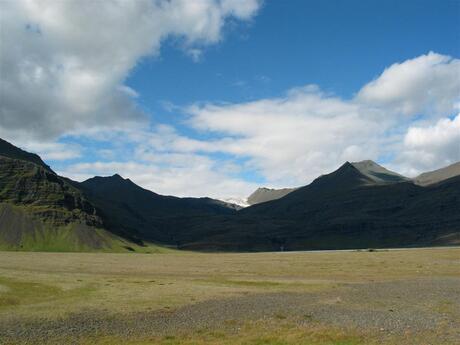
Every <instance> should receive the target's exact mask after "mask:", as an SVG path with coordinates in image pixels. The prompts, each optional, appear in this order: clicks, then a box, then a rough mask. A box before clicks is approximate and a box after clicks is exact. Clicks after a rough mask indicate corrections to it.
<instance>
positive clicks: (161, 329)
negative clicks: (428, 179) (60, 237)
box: [0, 249, 460, 345]
mask: <svg viewBox="0 0 460 345" xmlns="http://www.w3.org/2000/svg"><path fill="white" fill-rule="evenodd" d="M11 254H13V256H14V255H15V254H17V253H11ZM21 254H22V255H24V253H21ZM336 254H337V253H308V254H306V253H305V254H303V253H302V254H294V253H293V254H283V255H279V254H274V253H272V254H253V256H251V255H250V254H241V256H240V255H235V254H233V255H227V254H213V255H204V256H201V254H196V255H194V254H189V255H191V256H190V257H188V260H187V256H182V257H181V258H178V257H174V255H171V256H170V258H171V264H172V265H177V264H185V263H186V262H189V263H192V264H193V263H195V264H196V265H198V262H197V261H194V260H197V256H198V257H200V259H198V261H199V263H200V265H204V266H202V267H201V270H203V271H205V270H206V267H205V266H206V262H208V267H207V269H209V270H210V271H211V272H212V270H213V269H214V268H215V267H216V266H218V265H219V264H224V263H226V268H222V270H221V272H220V273H219V275H218V277H216V276H214V275H212V274H209V273H208V276H207V275H206V274H205V272H203V271H200V274H199V275H198V276H195V275H193V279H192V280H185V281H183V280H182V279H184V278H186V277H184V276H182V275H181V276H180V277H176V279H173V277H172V276H171V275H167V276H166V277H165V276H162V275H161V274H159V273H160V272H158V271H157V272H156V273H157V274H158V277H157V279H159V281H163V280H164V279H165V278H167V280H168V281H169V283H160V284H166V285H154V286H151V285H147V286H144V285H143V288H142V289H148V290H152V293H155V291H157V290H158V289H160V290H161V289H162V288H163V287H164V286H166V288H168V286H169V289H170V294H169V295H168V294H167V293H165V292H164V291H163V292H161V295H162V296H163V298H166V299H167V298H169V301H168V303H169V305H170V306H164V305H156V307H154V306H153V305H151V306H150V307H149V308H143V307H141V306H140V305H137V307H136V308H132V309H129V308H128V309H126V310H124V311H120V310H118V307H117V306H113V308H105V309H104V308H101V307H100V306H98V304H97V303H95V304H94V307H91V306H89V305H88V304H86V303H81V308H78V306H77V307H75V305H74V304H76V303H78V302H79V301H81V300H82V298H83V299H89V300H91V299H93V298H94V296H97V294H98V289H97V288H94V289H93V290H91V291H90V292H89V293H88V294H87V295H86V293H85V294H84V296H86V297H80V296H78V297H75V296H73V295H70V296H67V295H65V293H64V294H63V292H62V291H61V290H55V291H54V292H52V293H51V295H47V296H48V297H46V298H43V299H38V300H34V299H33V298H32V299H31V300H30V301H29V302H27V301H26V302H24V303H26V304H25V305H21V301H19V303H18V305H16V308H12V307H11V306H7V305H6V303H5V302H4V303H3V308H2V304H1V296H2V293H3V295H6V294H7V293H8V292H6V291H7V290H8V289H10V292H9V293H10V294H11V293H12V292H11V286H12V285H11V283H10V285H8V283H4V284H3V290H1V289H0V311H2V309H3V312H2V313H0V343H2V344H16V343H26V344H46V343H56V344H63V343H75V344H77V343H85V342H86V343H92V342H96V341H97V339H99V338H101V339H102V338H104V337H107V336H110V337H115V338H116V339H119V341H120V342H121V341H122V342H124V343H125V342H128V343H129V341H132V340H135V339H145V338H146V337H147V338H148V337H150V338H151V339H162V337H163V338H164V337H166V338H164V339H169V337H171V336H176V337H177V335H178V334H184V333H187V332H189V333H192V334H193V332H202V331H203V330H208V331H213V330H214V331H215V330H219V331H221V332H223V333H224V334H235V333H238V332H240V329H241V328H242V327H243V326H244V324H245V323H246V322H257V321H260V320H262V322H263V321H264V320H265V321H267V322H271V325H273V324H275V325H276V323H277V322H279V323H280V324H282V323H286V322H289V323H290V324H293V325H294V327H299V328H301V327H303V328H305V327H310V326H311V327H316V326H317V325H322V326H327V327H328V326H330V327H331V329H343V330H349V332H350V333H352V332H353V334H356V332H357V333H358V334H359V333H360V332H362V333H363V334H366V337H365V338H364V339H369V343H370V342H373V343H374V342H377V343H382V344H385V343H391V344H417V345H420V344H425V343H426V344H443V345H444V344H459V343H460V277H459V272H458V270H456V268H458V267H459V266H460V265H459V263H460V257H459V255H458V254H460V251H459V250H455V249H445V250H442V249H439V250H433V251H423V252H422V251H419V252H415V251H411V252H410V251H407V252H382V253H342V260H340V255H339V256H337V255H336ZM2 255H3V259H5V258H6V259H7V257H8V254H5V253H2V254H1V255H0V257H1V256H2ZM35 255H37V254H35ZM61 255H63V254H61ZM79 255H84V254H79ZM215 255H217V257H216V260H217V261H218V262H215V261H216V260H215V261H209V259H211V258H214V257H215ZM26 256H27V255H26ZM222 256H224V258H222ZM296 256H297V257H296ZM331 256H332V258H331ZM395 256H396V258H395ZM242 257H243V259H244V257H246V258H247V260H245V261H246V265H247V268H246V269H245V270H244V271H239V269H237V270H236V271H235V267H236V266H237V267H239V266H238V265H237V263H241V261H240V260H241V259H242ZM376 257H377V258H378V259H377V261H376V262H379V263H380V265H381V264H382V262H385V263H387V265H388V264H390V265H391V262H392V260H394V259H396V260H397V261H398V262H401V261H402V260H403V262H404V263H406V265H403V267H398V266H394V267H392V268H391V270H389V268H381V269H380V270H377V271H373V270H372V269H370V268H371V267H372V266H373V264H372V260H374V259H375V258H376ZM106 258H107V261H110V258H111V257H110V256H107V257H106ZM125 258H126V260H128V261H129V260H131V258H132V256H129V255H126V256H125ZM144 258H147V256H144ZM164 258H167V256H164ZM184 258H185V259H184ZM261 258H262V259H263V261H264V262H265V263H271V265H272V267H266V268H265V271H264V270H263V269H260V272H258V273H259V274H255V273H254V272H252V273H250V272H251V271H252V269H253V268H254V267H257V266H258V265H259V264H260V259H261ZM23 259H24V257H21V259H20V260H18V261H20V262H23V266H22V269H23V270H24V271H23V272H24V274H25V275H27V276H28V279H29V280H30V277H31V276H30V275H32V276H33V275H34V273H33V272H30V271H29V269H30V268H31V267H30V266H28V265H32V263H31V262H28V261H27V260H26V261H27V263H28V265H25V264H24V261H22V260H23ZM117 259H118V257H117ZM183 259H184V260H183ZM363 259H364V260H363ZM219 260H221V261H220V262H219ZM267 260H268V262H267ZM270 260H272V262H270ZM404 260H405V261H404ZM343 261H345V263H344V262H343ZM288 262H289V263H291V266H290V268H289V269H288V268H286V270H285V272H283V273H280V272H279V273H278V274H276V275H273V273H274V272H277V267H278V268H279V266H280V265H281V267H283V265H284V264H286V263H288ZM299 262H300V264H299ZM321 262H323V265H325V267H331V266H330V265H331V264H332V263H334V262H335V264H336V265H337V266H343V265H344V267H345V266H347V265H353V266H354V272H353V273H351V272H350V274H349V277H348V281H347V279H344V276H343V275H342V273H344V272H340V273H337V272H336V273H335V276H336V277H337V278H340V279H337V280H334V279H330V278H333V276H331V273H324V272H321V271H322V269H321V267H318V265H320V263H321ZM2 263H5V261H2ZM302 263H303V264H304V265H302ZM315 263H317V265H316V266H315ZM428 263H431V264H432V265H433V268H435V267H436V269H433V270H430V269H427V265H428ZM442 263H444V264H442ZM37 264H38V263H35V264H34V265H37ZM46 265H49V263H48V264H46ZM46 265H45V266H46ZM94 265H95V266H92V267H90V268H92V269H93V270H94V267H96V266H97V264H96V263H94ZM251 265H252V267H251ZM5 266H8V265H4V264H3V265H2V264H0V267H2V268H3V271H2V273H3V272H7V273H9V276H10V279H12V278H11V277H13V276H14V277H15V279H17V276H16V275H15V274H12V273H18V272H17V271H21V269H20V268H19V267H17V268H16V269H15V270H14V272H13V271H12V270H11V269H5ZM27 266H28V267H27ZM32 266H33V265H32ZM55 266H56V265H55ZM57 266H59V267H61V266H60V265H57ZM292 266H295V267H292ZM10 267H11V266H10ZM40 267H42V269H43V266H40ZM59 267H56V269H57V271H59V269H58V268H59ZM411 267H412V268H415V270H414V271H413V272H412V271H410V272H412V273H410V272H409V271H406V270H407V269H408V268H411ZM37 268H38V265H37ZM195 268H196V266H195ZM69 269H70V270H72V267H70V268H69ZM133 269H134V266H133ZM178 269H179V268H178V267H174V266H172V267H171V269H170V271H171V274H172V275H175V273H174V272H175V271H176V270H178ZM189 269H190V267H189ZM46 270H49V268H46ZM108 270H109V271H110V270H114V269H113V267H112V268H108ZM156 270H158V267H157V269H156ZM226 270H227V272H228V271H231V273H230V272H229V273H228V276H226V275H225V271H226ZM330 270H332V268H331V269H330ZM89 271H91V269H88V268H86V269H85V274H88V272H89ZM96 271H98V269H97V270H96ZM160 271H161V272H163V270H162V269H161V270H160ZM309 271H310V275H311V277H310V278H305V275H307V276H308V275H309V274H308V273H309ZM332 271H333V270H332ZM25 272H28V273H25ZM117 272H118V274H119V275H120V274H121V272H119V271H114V272H112V273H111V275H112V280H113V275H114V273H117ZM404 272H406V273H405V274H402V273H404ZM93 273H94V272H93ZM132 273H133V272H132ZM163 273H165V272H163ZM176 273H177V272H176ZM195 273H197V272H195ZM249 273H250V274H249ZM390 273H392V274H390ZM36 274H37V280H38V281H40V283H42V281H43V280H44V278H43V277H41V279H39V278H40V274H38V273H36ZM80 274H82V273H81V272H80ZM85 274H83V275H82V276H80V275H78V277H80V278H84V277H86V278H85V279H88V277H87V276H86V275H85ZM133 274H134V273H133ZM222 274H223V275H222ZM260 274H261V275H262V277H261V276H260ZM122 275H127V277H125V279H126V278H129V279H132V276H131V275H130V274H129V273H128V272H124V273H123V274H122ZM235 275H236V276H235ZM268 275H269V276H270V279H267V278H268ZM135 276H136V277H137V278H136V279H140V277H139V276H138V275H137V274H135ZM53 277H54V278H53V279H55V278H56V277H55V276H54V275H53ZM242 277H245V280H242ZM2 278H3V279H6V278H4V277H3V276H2ZM80 278H78V279H77V280H81V279H80ZM149 278H150V277H149ZM189 278H190V277H189ZM224 278H226V279H227V280H226V279H224ZM236 278H238V279H239V280H237V279H236ZM325 278H329V279H325ZM47 279H48V282H49V279H50V277H48V276H47ZM66 279H67V278H65V275H63V279H62V280H63V282H64V283H66V284H67V285H68V284H69V282H68V281H67V282H66ZM105 279H108V278H107V277H105ZM149 281H151V280H149ZM5 282H8V280H5ZM9 282H11V281H9ZM63 282H62V281H61V283H63ZM155 282H156V281H155ZM308 282H309V283H310V284H307V283H308ZM91 283H92V284H95V280H94V277H93V280H91ZM0 284H1V281H0ZM168 284H169V285H168ZM181 284H182V287H181ZM187 284H188V285H193V284H197V285H198V286H199V289H198V290H196V291H195V290H193V289H190V287H188V286H187ZM134 285H135V284H134ZM175 285H178V287H174V286H175ZM0 286H1V285H0ZM103 286H105V285H103ZM203 286H204V288H205V289H204V290H200V289H201V288H202V287H203ZM126 287H127V285H126V282H123V283H122V285H121V288H123V289H126ZM216 287H217V290H216V291H214V290H213V289H216ZM13 289H14V285H13ZM176 289H177V290H176ZM207 289H209V290H211V292H210V293H209V294H208V295H206V296H204V297H203V296H202V297H203V298H199V296H198V295H196V296H195V297H196V300H195V301H189V302H187V303H182V300H181V303H179V304H177V305H174V301H175V300H176V298H173V297H177V296H176V294H180V291H181V290H182V291H183V292H184V293H185V294H193V293H195V292H196V293H199V292H200V291H206V290H207ZM221 289H223V290H221ZM2 291H3V292H2ZM133 291H136V290H133ZM125 293H127V294H128V293H129V291H128V290H125ZM60 294H63V295H62V296H60ZM45 295H46V294H45ZM53 295H54V296H55V297H56V298H57V300H58V301H59V300H60V302H59V303H68V304H70V306H71V307H72V308H70V309H69V310H68V312H56V313H53V311H52V310H49V309H46V310H43V313H42V314H40V313H38V312H37V308H38V310H40V308H49V307H50V306H52V305H54V304H53V303H56V301H52V300H53ZM117 296H118V295H117ZM127 296H128V295H127ZM149 296H150V295H149V294H144V295H142V296H141V297H142V298H143V299H144V302H145V304H146V305H149ZM27 298H29V297H27ZM130 298H132V296H130ZM179 300H180V299H179ZM109 301H110V303H116V302H115V301H114V300H109ZM120 304H123V301H121V300H120ZM15 309H16V311H14V310H15ZM22 309H23V310H22ZM28 309H30V310H31V313H30V314H27V313H25V311H27V310H28ZM7 311H9V312H7ZM275 328H276V326H275ZM271 331H273V332H275V331H276V329H272V330H271ZM425 335H426V336H425ZM242 336H243V335H242ZM152 337H153V338H152ZM421 338H422V339H425V341H426V342H423V341H424V340H420V339H421ZM360 339H363V338H360ZM395 339H396V340H395ZM398 339H399V340H398ZM147 343H155V341H154V340H151V342H147ZM176 343H177V344H179V343H181V342H180V340H179V341H178V342H171V344H176ZM192 343H193V342H192ZM215 343H216V344H217V343H219V342H215ZM358 343H359V344H366V343H367V342H366V340H364V342H357V343H356V344H358ZM165 344H170V342H166V343H165ZM187 344H188V343H187ZM200 344H201V343H200ZM245 344H246V343H245ZM247 344H252V343H251V342H247ZM260 344H271V342H263V343H260ZM273 344H291V343H290V342H286V343H275V342H273ZM292 344H309V343H307V342H305V343H304V342H300V343H299V342H292ZM315 344H316V343H315ZM318 344H320V343H318ZM321 344H322V343H321ZM324 344H355V343H352V342H347V343H345V342H336V343H334V342H324Z"/></svg>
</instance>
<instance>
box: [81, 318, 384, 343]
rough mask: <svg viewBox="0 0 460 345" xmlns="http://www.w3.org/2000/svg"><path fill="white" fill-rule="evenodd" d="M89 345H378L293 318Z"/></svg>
mask: <svg viewBox="0 0 460 345" xmlns="http://www.w3.org/2000/svg"><path fill="white" fill-rule="evenodd" d="M84 344H85V345H89V344H99V345H108V344H126V345H147V344H157V345H365V344H366V345H368V344H377V342H374V341H373V340H371V339H367V340H366V338H365V337H364V336H363V335H360V334H357V333H354V332H343V331H341V330H339V329H335V328H331V327H325V326H322V325H318V324H315V325H309V326H299V325H298V324H296V323H293V322H292V321H291V320H281V321H280V320H260V321H254V322H247V323H245V324H243V325H241V327H240V328H239V329H237V330H236V331H235V330H229V329H227V330H225V329H222V330H218V331H216V330H208V331H203V330H200V331H189V332H180V333H178V334H175V335H167V336H162V337H148V338H144V339H142V338H139V339H132V340H131V341H130V340H128V341H126V340H122V339H118V338H114V337H106V338H102V339H91V340H88V341H87V342H84Z"/></svg>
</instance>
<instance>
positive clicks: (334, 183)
mask: <svg viewBox="0 0 460 345" xmlns="http://www.w3.org/2000/svg"><path fill="white" fill-rule="evenodd" d="M10 145H11V144H9V143H7V144H3V145H2V144H1V142H0V249H8V250H53V251H82V250H83V251H88V250H89V251H92V250H97V251H126V250H135V249H134V248H141V247H139V246H142V245H143V244H144V242H146V243H157V244H160V245H164V246H169V247H171V246H173V247H177V248H180V249H192V250H219V251H221V250H224V251H261V250H280V249H284V250H303V249H346V248H349V249H351V248H366V247H379V248H383V247H389V246H392V247H397V246H414V245H418V246H431V245H452V244H460V212H458V211H459V202H460V173H458V174H457V164H458V166H460V163H456V164H453V165H452V166H449V167H446V168H443V169H439V170H436V171H434V172H429V173H427V174H428V176H429V177H430V178H431V179H433V176H434V177H436V182H435V183H429V184H425V185H421V184H420V183H416V179H413V180H411V179H408V178H406V177H404V176H402V175H399V174H397V173H394V172H392V171H390V170H388V169H386V168H384V167H382V166H380V165H378V164H377V163H375V162H372V161H362V162H354V163H350V162H345V163H344V164H343V165H342V166H340V167H339V168H338V169H337V170H335V171H333V172H331V173H329V174H325V175H322V176H319V177H318V178H316V179H315V180H314V181H312V182H311V183H310V184H308V185H306V186H303V187H299V188H296V189H294V190H292V191H289V193H287V194H286V195H284V196H282V197H279V198H276V199H273V200H269V201H265V202H261V203H258V204H255V205H252V206H250V207H247V208H244V209H241V210H239V208H238V207H236V206H235V205H231V204H228V203H226V202H223V201H219V200H215V199H211V198H206V197H205V198H178V197H174V196H164V195H160V194H157V193H155V192H152V191H150V190H147V189H144V188H142V187H140V186H138V185H136V184H135V183H134V182H133V181H131V180H130V179H125V178H123V177H122V176H120V175H119V174H115V175H112V176H108V177H102V176H95V177H93V178H90V179H88V180H86V181H84V182H81V183H80V182H75V181H72V180H70V179H67V178H65V177H61V176H58V175H57V174H56V173H55V172H53V171H52V170H51V169H50V168H49V167H48V166H47V165H46V164H45V163H44V162H43V161H42V160H41V158H40V157H39V156H37V155H34V154H29V153H28V152H26V151H22V150H20V149H17V150H16V149H15V148H11V146H10ZM4 153H5V154H7V155H9V156H10V157H5V155H4ZM37 157H38V159H37ZM452 167H453V168H452ZM422 175H423V174H422ZM422 175H421V176H422ZM452 175H454V176H452ZM425 177H426V176H425ZM262 190H263V191H270V189H266V188H265V189H262ZM136 246H137V247H136ZM128 248H130V249H128Z"/></svg>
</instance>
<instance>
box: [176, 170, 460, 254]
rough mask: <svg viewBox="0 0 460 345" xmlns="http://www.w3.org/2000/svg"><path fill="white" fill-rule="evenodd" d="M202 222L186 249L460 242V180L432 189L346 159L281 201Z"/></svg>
mask: <svg viewBox="0 0 460 345" xmlns="http://www.w3.org/2000/svg"><path fill="white" fill-rule="evenodd" d="M204 226H205V227H206V229H203V225H202V226H201V227H199V226H197V227H196V228H194V229H192V231H190V232H189V237H188V238H187V239H186V241H187V242H188V243H183V247H185V248H195V249H208V248H211V249H226V250H279V249H280V248H283V249H285V250H300V249H345V248H368V247H378V248H380V247H400V246H426V245H433V244H456V243H457V244H458V243H460V178H453V179H449V180H446V181H444V182H443V183H440V184H437V185H433V186H430V187H421V186H417V185H415V184H413V183H412V182H397V183H380V182H376V181H375V180H374V179H372V178H370V177H368V176H366V175H364V174H362V173H361V172H360V171H359V170H358V169H356V168H355V167H354V166H353V165H352V164H350V163H346V164H344V165H343V166H342V167H341V168H340V169H338V170H337V171H335V172H333V173H331V174H328V175H324V176H321V177H319V178H318V179H316V180H315V181H314V182H312V183H311V184H310V185H308V186H306V187H303V188H300V189H298V190H296V191H294V192H292V193H290V194H288V195H287V196H285V197H283V198H281V199H278V200H274V201H270V202H266V203H263V204H259V205H255V206H251V207H248V208H246V209H244V210H242V211H240V212H238V214H237V215H236V216H235V217H233V218H229V217H220V218H217V219H213V221H212V222H210V223H208V224H205V225H204ZM197 234H198V236H196V235H197ZM205 234H206V236H205ZM200 236H201V237H200Z"/></svg>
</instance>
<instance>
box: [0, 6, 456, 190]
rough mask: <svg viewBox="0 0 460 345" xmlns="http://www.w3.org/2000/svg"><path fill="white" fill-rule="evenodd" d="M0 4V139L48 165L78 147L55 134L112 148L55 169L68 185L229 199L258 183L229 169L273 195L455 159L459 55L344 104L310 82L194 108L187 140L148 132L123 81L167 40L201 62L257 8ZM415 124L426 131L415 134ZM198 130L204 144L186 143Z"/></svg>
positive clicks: (420, 66) (404, 66)
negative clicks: (387, 164) (132, 186)
mask: <svg viewBox="0 0 460 345" xmlns="http://www.w3.org/2000/svg"><path fill="white" fill-rule="evenodd" d="M0 6H1V10H0V25H1V33H0V34H1V37H0V40H1V42H2V50H1V55H0V70H1V72H2V78H1V80H0V136H2V137H5V138H7V139H10V140H13V139H14V142H15V143H17V142H23V143H24V142H27V143H28V145H26V146H27V148H28V149H29V150H31V151H36V152H39V153H40V154H42V155H44V158H45V159H53V160H59V159H70V158H78V156H79V155H81V151H82V148H80V147H78V146H72V145H70V144H63V143H55V142H53V140H54V139H56V138H59V137H62V136H66V137H67V138H72V137H81V136H85V137H89V138H91V139H92V140H95V141H101V142H110V141H112V142H115V143H113V144H112V145H111V146H110V147H108V148H105V147H104V148H103V149H100V150H99V152H96V155H98V156H97V157H99V158H102V159H103V160H111V162H97V161H96V162H92V163H80V164H73V165H70V166H67V167H66V168H64V169H63V170H62V171H61V173H63V174H64V175H67V176H69V177H73V178H76V179H82V178H86V177H91V176H93V175H95V174H103V175H107V174H113V173H115V172H118V173H120V174H122V175H124V176H126V177H130V178H131V179H133V180H134V181H135V182H136V183H138V184H140V185H142V186H144V187H146V188H150V189H152V190H154V191H156V192H159V193H163V194H176V195H194V196H203V195H210V196H216V197H217V196H218V197H230V196H247V195H248V194H249V193H250V192H251V191H252V190H253V189H254V188H255V187H256V186H255V185H254V184H252V183H249V182H246V181H245V180H244V178H242V177H241V176H240V173H241V169H246V170H254V171H256V172H257V173H259V174H261V175H262V176H264V177H265V178H266V180H267V182H268V184H269V185H271V186H296V185H302V184H306V183H308V182H309V181H310V180H311V179H313V178H315V177H317V176H318V175H320V174H323V173H326V172H329V171H331V170H333V169H335V168H337V167H338V166H339V165H340V164H342V163H343V161H344V160H351V161H353V160H361V159H375V160H377V159H379V157H382V156H395V157H396V158H395V159H394V161H392V162H391V164H392V166H393V167H394V168H395V169H396V170H399V171H400V172H409V173H414V172H416V171H419V170H430V169H432V168H437V167H439V166H440V165H444V164H447V163H450V162H452V161H455V160H458V159H459V156H458V155H459V152H458V145H457V143H458V141H459V132H460V131H459V122H460V120H459V116H457V117H456V118H455V119H449V118H447V117H448V116H451V115H452V114H453V113H456V112H458V110H459V104H460V98H459V95H460V60H458V59H455V58H452V57H449V56H445V55H440V54H436V53H429V54H427V55H422V56H419V57H416V58H413V59H410V60H406V61H403V62H400V63H396V64H394V65H392V66H390V67H388V68H387V69H386V70H385V71H384V72H383V73H382V74H381V75H380V76H378V77H377V78H376V79H375V80H373V81H371V82H370V83H368V84H367V85H365V86H364V87H363V88H362V89H361V90H360V91H359V92H357V94H356V96H355V97H354V98H352V99H343V98H340V97H337V96H334V95H330V94H326V93H324V92H322V91H321V90H320V88H319V87H318V86H312V85H308V86H306V87H304V88H296V89H293V90H291V91H289V92H287V93H286V94H285V95H283V96H281V97H278V98H271V99H260V100H257V101H252V102H245V103H236V104H215V103H207V104H195V105H192V106H190V107H188V108H187V110H186V113H188V115H189V116H190V118H189V121H188V125H190V126H191V127H193V129H195V130H196V131H197V132H198V134H197V136H196V137H193V138H192V137H187V136H185V135H182V134H180V133H179V132H177V131H176V130H175V129H174V127H171V126H164V125H161V124H160V125H158V124H155V125H153V126H152V128H153V130H147V128H149V125H151V124H149V123H148V122H147V118H146V116H145V115H144V114H143V113H142V111H141V110H140V109H139V108H138V107H137V105H136V101H137V99H138V98H141V97H142V95H139V94H138V93H137V91H136V90H132V89H130V88H128V87H127V86H126V85H124V81H125V79H126V77H127V76H128V75H129V72H130V71H131V70H132V68H133V67H134V66H135V65H136V63H138V61H139V59H140V58H142V57H144V56H149V55H155V54H159V52H160V48H161V44H162V42H163V41H164V40H166V39H168V38H170V37H174V38H175V39H176V40H178V41H179V46H180V47H181V48H183V49H184V50H185V52H186V53H187V54H188V55H190V56H191V57H192V59H195V60H199V59H200V57H201V54H202V53H203V49H204V48H205V46H206V45H208V44H214V43H217V42H219V41H220V40H221V39H222V32H223V27H224V25H225V23H226V22H227V21H228V20H229V19H236V20H250V19H251V18H252V17H253V16H254V15H255V13H256V12H257V10H258V8H259V7H260V1H257V0H196V1H189V0H172V1H167V0H158V1H153V0H137V1H123V0H114V1H110V2H109V1H90V0H67V1H53V0H42V1H38V0H37V1H33V0H4V1H2V2H1V3H0ZM95 14H96V15H95ZM18 42H19V44H18ZM261 80H262V79H261ZM171 109H174V110H176V108H175V107H172V108H171ZM418 115H423V116H424V120H423V121H424V122H418V124H417V125H415V124H413V123H412V121H413V119H414V117H415V116H418ZM202 133H205V134H209V133H212V134H213V138H214V139H197V138H200V134H202ZM206 137H207V136H203V138H206ZM112 139H117V140H112ZM124 145H128V148H126V147H124ZM22 146H23V147H24V145H22ZM126 151H128V153H129V154H130V155H129V156H127V155H126ZM219 153H224V154H225V158H222V157H218V158H216V154H217V156H218V154H219ZM116 157H124V158H125V159H126V157H129V159H128V161H127V162H124V161H122V159H118V160H116ZM228 157H230V158H228ZM113 160H115V161H113ZM242 160H244V161H245V163H244V165H243V166H241V161H242ZM236 162H239V163H236Z"/></svg>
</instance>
